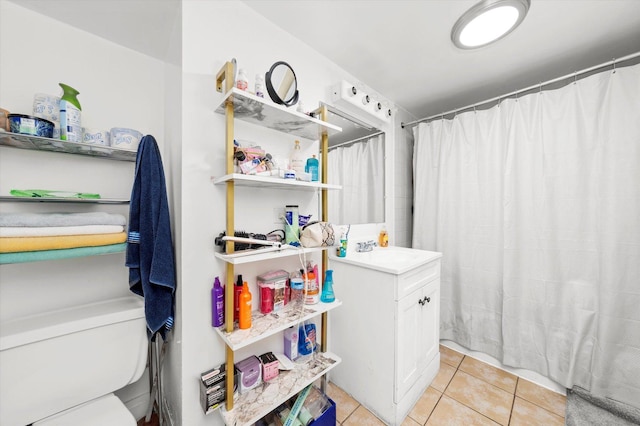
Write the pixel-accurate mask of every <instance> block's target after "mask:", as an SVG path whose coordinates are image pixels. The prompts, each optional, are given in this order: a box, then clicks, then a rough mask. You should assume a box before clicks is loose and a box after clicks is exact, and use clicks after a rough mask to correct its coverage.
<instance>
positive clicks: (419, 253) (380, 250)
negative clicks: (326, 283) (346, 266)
mask: <svg viewBox="0 0 640 426" xmlns="http://www.w3.org/2000/svg"><path fill="white" fill-rule="evenodd" d="M441 256H442V254H441V253H436V252H433V251H426V250H418V249H412V248H406V247H396V246H389V247H374V248H373V250H372V251H369V252H365V253H358V252H356V251H349V252H347V256H346V257H338V256H336V255H335V254H331V260H332V261H336V262H344V263H350V264H354V265H358V266H362V267H365V268H371V269H375V270H378V271H382V272H387V273H389V274H396V275H399V274H403V273H405V272H407V271H409V270H411V269H413V268H416V267H418V266H420V265H423V264H425V263H427V262H430V261H431V260H433V259H437V258H439V257H441Z"/></svg>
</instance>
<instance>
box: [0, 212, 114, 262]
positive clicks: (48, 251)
mask: <svg viewBox="0 0 640 426" xmlns="http://www.w3.org/2000/svg"><path fill="white" fill-rule="evenodd" d="M125 224H126V219H125V217H124V216H123V215H120V214H111V213H101V212H93V213H1V214H0V264H5V263H20V262H28V261H34V260H49V259H65V258H70V257H78V256H82V255H92V254H101V253H114V252H117V251H122V250H123V248H124V247H123V244H124V242H125V241H126V232H125V227H124V225H125ZM83 249H84V250H83ZM89 249H90V250H89Z"/></svg>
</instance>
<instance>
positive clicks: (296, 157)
mask: <svg viewBox="0 0 640 426" xmlns="http://www.w3.org/2000/svg"><path fill="white" fill-rule="evenodd" d="M289 168H290V169H292V170H295V171H296V177H297V176H300V175H301V173H304V159H303V158H302V150H301V149H300V141H295V143H294V145H293V149H292V150H291V153H290V154H289Z"/></svg>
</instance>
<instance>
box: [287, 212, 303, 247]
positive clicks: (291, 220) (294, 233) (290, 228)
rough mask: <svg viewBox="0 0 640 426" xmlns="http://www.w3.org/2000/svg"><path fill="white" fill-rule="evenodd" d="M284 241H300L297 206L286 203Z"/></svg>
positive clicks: (297, 242) (288, 242)
mask: <svg viewBox="0 0 640 426" xmlns="http://www.w3.org/2000/svg"><path fill="white" fill-rule="evenodd" d="M284 219H285V222H286V223H285V226H284V242H285V243H287V244H291V243H296V244H299V243H300V225H299V222H298V221H299V217H298V206H296V205H288V206H286V207H285V210H284Z"/></svg>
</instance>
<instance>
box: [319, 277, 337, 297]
mask: <svg viewBox="0 0 640 426" xmlns="http://www.w3.org/2000/svg"><path fill="white" fill-rule="evenodd" d="M320 300H321V301H322V302H324V303H331V302H333V301H334V300H336V295H335V293H334V292H333V270H332V269H327V271H326V272H325V276H324V284H323V285H322V295H321V296H320Z"/></svg>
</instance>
